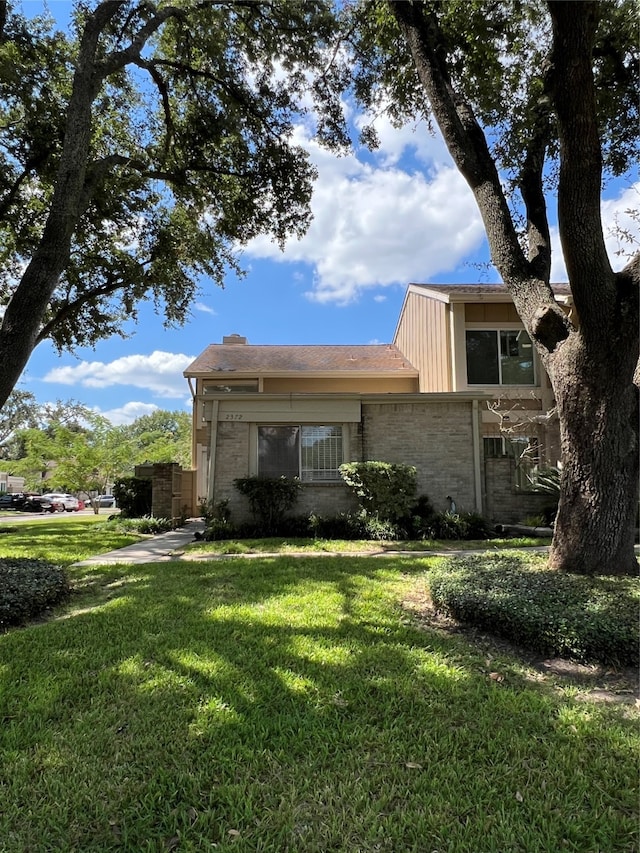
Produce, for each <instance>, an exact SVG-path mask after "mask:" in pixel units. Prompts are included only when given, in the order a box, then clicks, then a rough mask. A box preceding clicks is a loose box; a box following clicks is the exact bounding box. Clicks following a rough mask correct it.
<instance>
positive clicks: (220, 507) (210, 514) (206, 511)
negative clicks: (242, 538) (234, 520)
mask: <svg viewBox="0 0 640 853" xmlns="http://www.w3.org/2000/svg"><path fill="white" fill-rule="evenodd" d="M200 515H201V517H202V518H204V520H205V522H207V523H208V522H210V521H213V520H214V519H215V520H216V521H227V522H228V521H230V520H231V510H230V509H229V499H228V498H225V499H224V500H221V501H217V502H216V501H206V500H202V501H201V502H200Z"/></svg>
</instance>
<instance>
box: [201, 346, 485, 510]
mask: <svg viewBox="0 0 640 853" xmlns="http://www.w3.org/2000/svg"><path fill="white" fill-rule="evenodd" d="M185 376H186V377H187V379H188V381H189V384H190V388H191V391H192V395H193V411H194V431H193V459H194V463H195V464H194V467H196V468H197V476H196V478H195V490H196V493H197V497H198V499H200V500H202V499H206V500H210V501H214V502H218V501H220V500H228V501H229V504H230V508H231V510H232V513H233V514H234V517H235V518H238V517H240V516H242V515H243V514H246V506H245V501H244V499H243V498H242V497H241V495H239V493H238V492H237V490H235V489H234V486H233V481H234V479H236V478H242V477H247V476H251V475H258V476H260V475H264V476H280V475H286V476H296V477H299V478H300V480H301V481H302V484H303V490H302V496H301V499H300V501H299V504H298V507H297V508H298V511H300V512H302V513H304V512H312V511H313V512H316V513H320V514H325V515H334V514H337V513H338V512H340V511H343V510H347V509H351V508H353V505H354V504H353V498H352V496H351V494H350V493H349V491H348V490H347V488H346V486H345V485H344V483H343V482H342V480H341V478H340V474H339V471H338V469H339V466H340V465H341V464H342V463H343V462H347V461H358V460H367V459H375V460H384V461H387V462H401V463H405V464H410V465H415V466H416V468H417V469H418V484H419V490H420V492H422V493H426V494H428V495H429V497H430V498H431V499H432V501H433V502H434V504H435V505H436V506H440V507H441V508H445V507H446V506H447V503H446V498H447V496H448V495H455V498H456V502H457V505H458V506H459V507H464V508H466V509H469V510H477V511H481V510H482V488H483V487H482V459H481V447H480V435H481V429H480V422H481V417H480V413H481V406H484V405H485V397H486V395H484V394H483V393H482V392H478V391H471V392H468V393H465V392H455V393H452V392H435V393H430V394H424V393H421V392H420V387H419V386H420V374H419V371H418V370H417V369H416V368H415V367H414V366H413V364H412V363H411V361H410V359H408V358H407V357H406V356H405V355H403V353H402V352H401V351H400V350H399V349H398V347H397V346H395V345H393V344H384V345H366V346H312V345H310V346H260V345H252V344H250V343H248V342H247V340H246V338H244V337H241V336H239V335H230V336H228V337H225V338H224V339H223V342H222V343H221V344H211V345H210V346H208V347H207V348H206V349H205V350H204V352H203V353H202V354H201V355H200V356H198V358H197V359H196V360H195V361H194V362H193V363H192V364H191V365H190V366H189V367H188V368H187V370H186V371H185Z"/></svg>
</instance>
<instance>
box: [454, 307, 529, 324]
mask: <svg viewBox="0 0 640 853" xmlns="http://www.w3.org/2000/svg"><path fill="white" fill-rule="evenodd" d="M464 313H465V320H466V321H467V323H497V324H500V323H520V325H522V320H521V319H520V317H519V316H518V312H517V311H516V306H515V305H514V304H513V303H512V302H467V303H466V304H465V306H464Z"/></svg>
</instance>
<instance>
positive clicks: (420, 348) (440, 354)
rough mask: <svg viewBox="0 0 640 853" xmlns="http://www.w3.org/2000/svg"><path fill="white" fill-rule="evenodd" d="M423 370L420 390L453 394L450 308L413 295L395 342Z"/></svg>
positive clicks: (416, 366) (442, 303)
mask: <svg viewBox="0 0 640 853" xmlns="http://www.w3.org/2000/svg"><path fill="white" fill-rule="evenodd" d="M394 343H395V345H396V346H397V347H398V349H399V350H400V351H401V352H402V353H404V355H405V356H406V357H407V358H408V359H409V361H410V362H411V363H412V364H413V366H414V367H415V368H417V369H418V370H419V371H420V391H451V390H452V387H451V347H450V341H449V322H448V317H447V305H446V304H445V303H444V302H440V301H439V300H436V299H429V298H427V297H425V296H418V295H417V294H415V293H410V294H409V295H408V297H407V301H406V303H405V306H404V311H403V313H402V317H401V318H400V323H399V324H398V331H397V334H396V338H395V340H394Z"/></svg>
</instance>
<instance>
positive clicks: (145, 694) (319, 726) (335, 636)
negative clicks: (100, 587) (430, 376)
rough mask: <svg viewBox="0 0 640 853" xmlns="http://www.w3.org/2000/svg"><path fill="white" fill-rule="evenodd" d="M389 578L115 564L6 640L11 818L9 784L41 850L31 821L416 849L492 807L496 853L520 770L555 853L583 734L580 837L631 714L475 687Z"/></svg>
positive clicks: (162, 834)
mask: <svg viewBox="0 0 640 853" xmlns="http://www.w3.org/2000/svg"><path fill="white" fill-rule="evenodd" d="M398 566H401V567H402V568H403V569H406V571H407V572H410V571H411V572H417V571H420V570H421V569H420V567H419V566H417V565H416V563H415V562H414V561H410V562H408V563H407V564H406V566H405V564H397V565H396V568H398ZM423 568H424V567H422V570H423ZM392 574H393V570H392V569H391V568H390V567H389V566H388V565H384V566H381V565H380V564H378V563H373V562H372V561H370V560H357V559H354V558H349V559H348V560H341V559H332V558H326V559H323V560H321V561H319V560H317V559H308V560H287V559H286V558H285V559H282V558H280V559H277V560H273V559H264V560H253V561H243V562H237V561H234V562H232V563H229V564H227V563H212V564H210V565H203V564H190V565H188V566H186V565H184V564H180V565H179V566H176V565H175V564H172V563H164V564H156V565H147V566H139V567H129V568H127V567H110V568H109V570H108V571H106V572H105V573H104V575H103V577H104V578H105V581H106V582H105V585H104V588H105V589H107V590H110V595H111V596H112V597H111V598H110V599H109V600H107V601H104V602H102V603H98V602H96V606H95V608H94V609H93V610H91V611H90V612H84V613H76V614H75V615H73V616H70V617H69V618H66V619H60V620H57V621H52V622H50V623H49V624H47V625H42V626H39V627H37V628H33V629H30V630H27V631H22V632H15V633H13V634H8V635H5V636H4V637H2V638H0V685H2V694H1V695H2V699H1V700H0V715H2V716H3V719H4V723H5V725H4V727H3V730H2V734H1V735H0V739H1V740H2V742H3V748H4V749H5V750H6V752H5V754H8V755H11V758H12V765H13V770H14V778H13V781H12V783H11V787H10V788H9V789H8V798H5V800H6V809H5V816H6V817H5V822H6V821H9V822H11V821H12V819H13V820H17V816H18V815H19V814H20V805H21V802H22V799H21V798H22V797H24V796H25V793H24V792H26V791H29V796H30V797H31V798H32V802H33V803H36V804H39V805H36V806H35V807H33V808H32V809H31V811H30V821H31V823H30V825H29V826H28V828H26V829H24V830H21V834H20V835H19V836H16V837H17V838H19V842H20V843H21V844H23V847H22V849H33V850H40V849H42V850H44V849H45V848H44V847H43V846H42V845H40V846H38V845H39V841H38V839H39V838H42V837H46V838H47V844H49V845H51V846H50V848H48V849H82V850H83V851H85V850H86V851H90V850H104V849H122V848H124V849H128V850H142V849H158V850H160V849H180V848H179V847H174V848H171V846H170V844H171V839H173V838H175V837H178V838H179V839H180V844H184V845H185V847H184V849H185V850H191V849H193V850H195V849H204V848H201V846H200V845H202V844H204V843H205V840H206V842H207V843H214V844H217V845H218V846H219V849H224V850H226V849H227V848H229V849H231V845H232V843H233V844H234V845H235V847H234V849H235V850H236V851H237V850H238V849H240V850H247V851H248V850H257V849H260V850H265V851H266V850H273V851H275V850H286V849H290V850H305V851H313V850H318V851H321V850H325V851H326V850H336V851H338V850H344V851H346V850H353V849H358V850H372V851H373V850H374V849H377V850H385V849H386V850H397V849H407V850H414V849H415V850H420V849H424V848H423V847H421V846H420V845H421V844H422V843H423V842H424V838H425V837H428V838H429V840H430V843H433V844H435V843H437V844H438V845H445V846H446V845H450V844H455V845H457V846H456V848H455V849H457V850H460V851H465V850H469V851H471V850H474V849H476V850H477V849H480V848H479V847H478V844H477V839H478V838H482V837H483V836H482V832H480V833H479V834H478V835H477V836H476V841H473V840H472V839H471V838H469V837H468V833H469V832H470V829H469V826H470V825H471V824H474V823H477V825H478V827H480V825H481V823H482V820H483V819H484V817H483V815H486V814H491V815H493V816H494V818H493V821H494V822H493V823H492V824H491V829H490V832H491V835H492V838H493V840H494V841H495V845H494V848H489V847H487V849H507V846H509V838H510V837H512V833H513V830H514V827H516V830H518V828H520V829H521V830H522V832H523V833H525V836H526V833H529V832H531V825H532V824H533V826H535V825H536V821H537V820H538V819H537V818H534V817H532V816H531V815H530V814H529V813H528V812H527V809H526V807H525V808H524V809H523V808H521V803H520V801H519V800H517V799H515V792H516V791H520V790H521V789H522V788H524V789H525V790H524V794H525V795H527V789H526V785H529V786H530V788H531V793H532V794H533V792H534V790H535V792H536V793H537V795H538V796H548V797H549V798H550V807H552V809H553V808H555V807H557V808H558V815H556V816H554V815H553V811H552V809H551V811H552V813H551V817H550V818H549V825H548V827H547V828H546V829H545V833H546V835H545V839H546V841H545V843H547V841H548V843H549V844H551V845H552V846H550V847H549V846H548V847H546V849H560V847H561V845H562V839H563V838H565V837H566V835H567V832H568V830H567V828H566V820H564V817H563V814H564V811H563V809H564V810H566V803H565V804H564V805H563V806H562V808H561V807H560V806H559V805H558V804H556V803H555V802H554V799H555V796H556V794H555V791H556V790H557V791H563V790H565V789H566V788H570V787H571V785H572V784H573V783H574V781H575V780H574V779H573V774H574V771H575V766H574V764H573V761H574V756H575V750H576V748H577V747H579V746H580V744H581V743H585V744H586V743H589V745H590V749H591V750H594V749H595V750H598V749H601V750H604V749H605V746H606V749H607V753H608V756H609V759H608V760H609V761H610V762H612V763H611V766H612V767H614V768H617V769H615V770H614V776H615V774H618V777H617V778H610V777H607V778H602V779H601V778H600V773H601V772H603V771H602V770H601V768H599V767H598V766H597V763H596V764H594V766H593V767H587V768H585V767H584V766H582V765H581V772H582V773H584V774H585V778H586V780H587V781H588V782H589V784H588V785H585V789H584V791H583V789H582V787H581V788H580V798H582V799H581V800H580V804H579V805H576V806H575V808H574V810H573V812H572V828H571V830H570V833H573V832H574V828H573V827H574V825H575V832H576V833H578V834H577V835H576V838H579V837H581V836H580V833H582V837H585V836H584V833H588V832H589V831H592V829H593V825H594V823H595V818H594V817H593V815H592V814H591V813H592V812H593V808H592V806H593V803H592V802H591V800H590V797H591V794H588V793H585V791H587V792H588V790H589V789H590V787H593V786H595V785H596V783H597V785H598V786H603V785H604V788H605V792H606V796H607V797H608V798H609V799H613V794H614V792H616V791H618V789H620V790H623V791H624V790H627V788H628V782H629V772H630V771H629V764H630V759H629V752H628V748H627V746H626V741H625V738H626V737H627V734H628V730H627V727H626V725H627V724H626V722H625V721H624V720H613V718H612V719H611V725H612V730H611V731H610V732H609V733H608V734H607V735H606V736H605V733H604V732H603V731H602V725H601V724H602V719H603V718H602V717H601V716H596V717H594V718H593V719H583V718H582V717H579V716H577V715H575V713H574V711H573V710H572V708H571V704H570V703H562V702H559V701H558V700H557V699H554V698H553V697H549V696H547V695H545V694H544V693H542V692H540V691H538V690H536V689H532V688H531V687H530V686H526V687H521V686H520V685H512V684H496V683H493V682H491V681H490V680H488V679H487V678H486V674H485V673H484V672H482V671H480V669H481V667H479V665H478V664H479V661H478V658H477V656H475V655H474V654H472V653H469V650H468V648H466V649H465V647H464V644H462V643H461V642H460V641H459V640H458V641H455V642H452V641H451V640H450V639H449V638H446V637H442V636H439V635H437V634H435V633H425V632H424V631H421V630H420V629H419V627H418V626H416V625H414V624H411V623H410V622H407V621H406V620H405V621H403V619H402V616H401V613H400V612H399V608H398V603H397V601H395V599H394V595H395V592H394V588H393V582H392V579H391V578H392ZM572 726H573V728H575V732H573V731H572ZM578 726H579V728H578ZM607 770H609V767H607ZM523 780H524V781H523ZM527 780H528V781H527ZM543 780H544V781H546V782H547V783H548V784H549V786H550V787H549V789H548V790H549V793H548V794H546V795H545V794H544V793H543V787H544V786H543V787H541V786H542V782H543ZM625 785H627V788H625V787H624V786H625ZM594 790H595V788H594ZM598 790H600V788H598ZM629 800H630V796H627V795H626V794H625V795H622V796H621V798H620V805H619V806H616V808H619V809H620V814H619V815H618V822H619V824H620V827H619V829H616V830H615V832H614V830H612V832H614V834H615V833H618V834H619V835H620V837H621V835H622V833H623V831H624V832H626V830H625V829H624V828H623V825H624V826H626V820H625V818H624V815H625V813H626V812H625V810H628V809H630V805H629ZM46 802H55V803H56V816H55V824H54V823H53V818H52V816H51V814H48V813H47V811H46V807H45V805H44V804H45V803H46ZM497 804H499V807H498V805H497ZM595 813H596V814H597V809H596V811H595ZM460 815H466V816H467V817H466V819H465V820H464V821H462V820H461V819H460ZM1 823H2V818H0V826H1ZM6 828H7V827H6V826H5V829H6ZM14 830H15V827H14ZM230 831H234V832H238V833H240V835H239V836H235V835H229V832H230ZM4 837H8V836H7V835H6V834H5V836H4ZM381 837H382V838H383V839H384V838H391V839H392V840H391V841H387V842H384V843H383V844H382V846H380V845H381V842H380V838H381ZM123 839H126V840H123ZM234 839H235V840H234ZM27 841H30V842H31V846H30V844H29V843H26V842H27ZM616 843H617V842H616ZM399 844H402V845H404V846H403V847H399V846H398V845H399ZM474 844H475V847H474ZM56 845H57V846H56ZM149 845H151V846H149ZM189 845H191V846H189ZM376 845H377V846H376ZM500 845H501V846H500ZM8 849H11V848H8ZM13 849H15V850H18V849H20V848H19V846H18V842H16V846H14V848H13ZM430 849H431V848H430ZM434 849H435V848H434ZM509 849H516V848H513V847H512V846H511V847H510V848H509ZM518 849H520V848H518ZM521 849H525V848H521ZM529 849H535V848H534V847H532V846H530V847H529ZM538 849H542V848H538ZM603 849H604V847H603ZM609 849H615V848H614V847H610V848H609ZM619 849H622V848H621V847H620V848H619Z"/></svg>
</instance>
